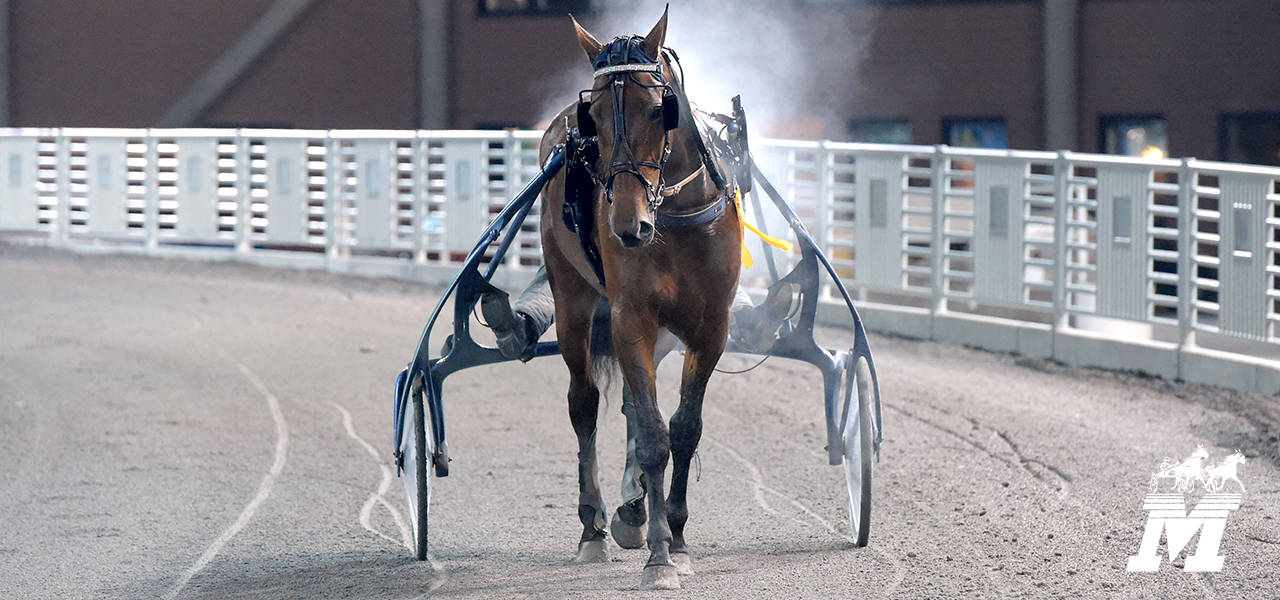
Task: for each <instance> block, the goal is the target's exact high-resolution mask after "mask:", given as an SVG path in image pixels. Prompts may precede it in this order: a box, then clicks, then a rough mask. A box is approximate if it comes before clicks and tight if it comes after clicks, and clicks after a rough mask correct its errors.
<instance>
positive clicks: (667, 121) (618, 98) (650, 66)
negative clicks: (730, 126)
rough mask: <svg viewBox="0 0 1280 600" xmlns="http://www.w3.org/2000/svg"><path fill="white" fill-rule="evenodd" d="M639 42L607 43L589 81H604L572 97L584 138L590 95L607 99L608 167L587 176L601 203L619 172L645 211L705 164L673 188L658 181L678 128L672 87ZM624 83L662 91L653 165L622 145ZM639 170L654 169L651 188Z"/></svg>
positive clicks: (589, 123)
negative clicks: (633, 183)
mask: <svg viewBox="0 0 1280 600" xmlns="http://www.w3.org/2000/svg"><path fill="white" fill-rule="evenodd" d="M642 41H643V38H641V37H639V36H631V37H620V38H617V39H615V40H613V41H612V42H610V43H609V45H608V46H606V47H605V48H604V50H602V51H601V52H600V54H599V55H598V56H597V57H596V59H595V60H594V61H593V62H592V67H594V68H595V72H594V74H593V76H592V77H593V79H600V78H602V77H607V80H606V82H605V84H604V85H602V86H601V87H598V88H592V89H589V90H583V91H581V92H579V93H578V109H577V110H578V131H579V134H580V135H582V136H584V137H595V136H596V135H597V132H596V126H595V120H594V119H593V118H592V117H591V114H590V109H591V100H590V97H591V95H592V94H595V93H597V92H604V91H605V90H608V92H609V94H610V96H611V99H612V100H613V153H612V155H611V156H610V157H609V166H608V168H607V169H606V170H605V172H604V173H597V174H593V178H594V179H595V182H596V184H597V185H599V186H600V187H602V188H603V189H604V192H605V199H606V200H608V202H609V203H610V204H612V203H613V182H614V180H616V179H617V177H618V176H619V175H623V174H629V175H631V176H633V177H635V178H636V179H638V180H639V181H640V183H641V185H642V186H644V190H645V198H646V200H647V201H648V204H649V210H651V211H656V210H657V208H658V206H659V205H661V204H662V200H663V199H664V198H665V197H667V196H672V195H675V194H676V193H679V191H680V188H682V187H684V185H685V184H687V183H689V182H690V181H692V180H693V179H694V178H696V177H697V176H698V174H699V173H701V172H702V169H705V166H704V167H702V168H701V169H699V170H697V171H694V173H693V174H692V175H690V176H689V177H688V178H686V179H685V180H684V181H682V182H680V183H678V184H676V185H673V186H667V185H664V183H663V177H664V174H665V170H666V165H667V160H668V159H669V158H671V132H672V131H673V130H675V129H676V128H677V127H679V124H680V101H679V96H678V95H677V92H676V87H675V86H674V85H673V84H672V82H670V81H668V80H667V78H666V77H664V76H663V72H662V64H661V62H660V61H659V60H658V59H657V58H655V57H651V56H649V55H648V54H645V52H644V50H642V49H641V47H640V43H641V42H642ZM638 73H649V74H651V75H652V76H653V78H654V80H655V81H657V83H653V84H646V83H644V82H642V81H640V79H639V78H637V77H636V74H638ZM628 80H630V81H631V82H632V83H634V84H636V85H638V86H640V87H643V88H647V89H655V88H661V89H662V120H663V129H664V132H663V140H662V155H661V158H660V159H659V161H658V162H653V161H649V160H637V159H636V156H635V153H634V152H633V151H632V149H631V143H630V142H629V141H627V119H626V106H625V94H624V93H623V92H624V90H625V87H626V83H627V81H628ZM584 95H585V96H587V99H585V100H584V99H583V96H584ZM641 168H648V169H655V170H657V171H658V183H656V184H655V183H653V182H652V181H650V180H649V179H648V178H647V177H645V176H644V173H642V172H641V171H640V169H641Z"/></svg>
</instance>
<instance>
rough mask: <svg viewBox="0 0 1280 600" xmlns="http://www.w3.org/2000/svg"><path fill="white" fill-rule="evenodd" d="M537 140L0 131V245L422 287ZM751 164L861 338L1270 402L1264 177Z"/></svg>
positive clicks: (816, 160)
mask: <svg viewBox="0 0 1280 600" xmlns="http://www.w3.org/2000/svg"><path fill="white" fill-rule="evenodd" d="M539 137H540V134H539V133H537V132H464V131H292V130H190V129H174V130H158V129H139V130H103V129H49V130H6V131H0V190H2V191H3V194H2V195H0V232H3V233H6V234H8V235H10V236H14V235H17V236H24V237H27V238H35V239H39V240H48V241H51V242H52V243H54V244H57V245H65V246H71V247H76V248H85V247H94V248H108V249H112V250H115V249H134V250H137V251H142V252H151V253H201V254H208V253H214V254H219V253H220V254H223V255H227V256H231V257H238V258H243V259H248V260H255V259H257V260H268V259H269V260H272V261H276V262H279V261H284V262H292V263H295V264H300V263H306V262H307V261H311V262H313V263H314V262H322V264H324V265H325V266H327V267H329V268H331V269H335V270H361V269H357V268H355V267H354V266H353V265H370V264H373V265H381V266H382V267H381V268H380V269H379V268H374V269H372V271H373V272H377V273H381V274H391V275H397V276H408V277H415V278H420V279H439V278H442V277H444V276H445V274H446V273H448V272H450V270H451V269H453V268H456V264H457V263H458V262H459V261H460V260H461V259H462V258H463V257H464V256H465V254H466V253H467V252H468V251H469V250H471V248H472V246H473V245H474V243H475V240H476V239H477V238H478V236H479V233H480V232H481V231H482V230H483V228H484V227H485V225H486V224H487V223H488V221H489V218H490V217H491V215H493V214H494V213H495V212H496V211H497V210H498V209H500V208H501V207H502V206H503V205H504V204H505V203H506V202H507V201H508V200H510V199H511V198H512V197H513V196H514V195H515V193H516V192H517V191H518V190H519V189H520V187H521V186H522V185H523V183H524V182H526V181H527V180H528V179H530V178H531V177H532V175H533V174H534V173H536V172H537V169H538V155H537V146H538V139H539ZM755 154H756V157H757V160H758V162H759V163H760V164H761V167H762V170H763V171H764V172H765V173H766V174H768V175H769V178H770V179H771V180H772V181H773V182H774V184H775V185H776V186H777V187H778V188H779V189H780V190H781V191H782V192H783V195H784V196H786V197H787V198H788V199H789V201H790V202H792V204H793V206H794V207H795V208H796V210H797V212H798V213H799V214H800V215H801V217H802V218H803V219H804V220H805V222H806V225H807V226H808V227H809V228H810V231H811V232H812V234H813V235H814V237H815V239H816V240H818V242H819V244H820V245H822V246H823V247H824V250H825V252H826V253H827V254H828V256H829V257H830V258H831V259H832V262H833V263H835V265H836V266H837V269H838V270H839V271H840V273H841V275H842V278H844V279H845V282H846V284H847V285H848V286H849V287H850V288H852V289H855V290H856V291H857V294H858V296H859V299H860V300H862V301H863V302H864V306H866V307H867V311H868V313H869V315H875V316H876V317H878V318H873V317H872V316H868V317H867V320H868V322H869V323H870V325H871V326H872V327H873V328H879V329H887V330H894V331H898V332H901V333H907V334H911V335H917V336H920V337H929V338H935V339H948V340H952V341H960V342H964V343H969V344H973V345H977V346H983V347H988V348H992V349H998V350H1010V351H1017V352H1021V353H1024V354H1029V355H1033V356H1044V357H1050V358H1055V359H1058V360H1063V361H1065V362H1069V363H1073V364H1093V365H1098V366H1104V367H1110V368H1126V369H1139V370H1143V371H1147V372H1151V373H1155V374H1160V375H1165V376H1169V377H1181V378H1185V379H1190V380H1196V381H1206V382H1210V383H1220V384H1225V385H1230V386H1232V387H1236V388H1240V389H1247V390H1255V391H1264V392H1267V393H1271V392H1274V391H1277V390H1280V363H1275V362H1272V361H1271V360H1270V358H1272V357H1276V356H1280V252H1278V251H1280V169H1276V168H1265V167H1252V166H1244V165H1233V164H1224V163H1214V162H1206V161H1199V160H1195V159H1183V160H1138V159H1129V158H1121V157H1113V156H1101V155H1088V154H1077V153H1070V152H1059V153H1048V152H1025V151H988V150H970V149H959V148H947V147H925V146H886V145H864V144H841V143H833V142H788V141H775V140H764V141H758V142H757V143H756V145H755ZM770 212H771V211H770ZM753 215H754V211H753V210H749V211H748V216H749V217H753ZM753 220H754V219H753ZM765 225H766V226H768V227H769V228H770V230H771V231H772V232H773V233H775V234H777V233H779V232H782V231H785V227H784V226H783V224H782V223H780V222H775V221H773V220H772V219H769V220H767V222H766V223H765ZM537 230H538V225H537V211H534V212H533V213H531V214H530V219H529V221H527V222H526V223H525V225H524V227H523V230H522V233H521V236H520V238H519V240H518V243H517V244H515V245H514V246H513V247H512V250H511V252H510V253H509V254H508V256H507V259H506V261H505V264H504V265H503V267H502V268H501V269H500V270H499V272H500V274H501V277H502V281H505V282H508V283H510V282H520V281H523V280H525V279H527V277H528V275H529V274H531V272H532V271H533V270H534V269H536V267H537V265H538V264H540V260H541V259H540V248H539V241H538V234H537ZM754 249H755V246H753V250H754ZM758 252H759V251H757V253H758ZM794 259H795V257H789V262H793V261H794ZM759 262H763V261H759ZM364 270H366V271H367V270H370V269H364ZM760 273H763V267H756V270H755V271H754V272H748V273H746V278H745V281H746V282H747V284H748V285H749V286H752V285H755V286H758V285H760V283H761V282H762V281H764V280H763V279H762V278H761V276H760V275H759V274H760ZM1224 365H1226V366H1224Z"/></svg>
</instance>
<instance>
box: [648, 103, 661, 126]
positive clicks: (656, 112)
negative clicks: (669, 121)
mask: <svg viewBox="0 0 1280 600" xmlns="http://www.w3.org/2000/svg"><path fill="white" fill-rule="evenodd" d="M649 120H650V121H653V122H655V123H656V122H658V121H661V120H662V105H661V104H659V105H657V106H655V107H653V110H651V111H649Z"/></svg>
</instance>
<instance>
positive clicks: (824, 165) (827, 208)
mask: <svg viewBox="0 0 1280 600" xmlns="http://www.w3.org/2000/svg"><path fill="white" fill-rule="evenodd" d="M813 158H814V167H816V170H817V173H815V175H816V176H817V178H818V180H817V182H816V183H817V184H818V189H816V190H814V192H815V194H814V207H813V209H814V213H815V215H816V217H817V219H818V221H817V223H816V225H817V229H818V230H817V232H816V233H817V236H816V237H817V240H818V247H819V248H821V249H822V252H823V254H827V255H830V254H831V180H832V175H831V149H830V148H828V147H827V142H826V140H823V141H820V142H818V149H817V152H816V153H815V154H814V157H813ZM824 287H825V286H824ZM819 296H821V294H819Z"/></svg>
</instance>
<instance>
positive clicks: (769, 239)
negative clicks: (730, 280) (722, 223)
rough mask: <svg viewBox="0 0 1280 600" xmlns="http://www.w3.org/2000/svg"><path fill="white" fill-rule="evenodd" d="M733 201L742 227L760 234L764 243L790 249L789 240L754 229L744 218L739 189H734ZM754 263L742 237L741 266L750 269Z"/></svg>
mask: <svg viewBox="0 0 1280 600" xmlns="http://www.w3.org/2000/svg"><path fill="white" fill-rule="evenodd" d="M733 203H734V205H735V207H736V208H737V209H738V220H740V221H742V226H743V227H744V228H746V229H749V230H751V233H754V234H756V235H758V236H760V239H762V240H764V241H765V243H766V244H769V245H770V246H773V247H774V248H778V249H780V250H782V251H784V252H790V251H791V243H790V242H788V241H786V240H782V239H778V238H776V237H773V236H771V235H767V234H765V233H764V232H763V231H760V230H759V229H756V228H755V226H754V225H752V224H750V223H748V222H747V220H746V218H745V217H744V213H743V212H742V191H741V190H734V192H733ZM754 264H756V261H755V259H754V258H752V257H751V251H750V250H747V239H746V238H745V237H744V238H742V268H744V269H750V268H751V266H752V265H754Z"/></svg>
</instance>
